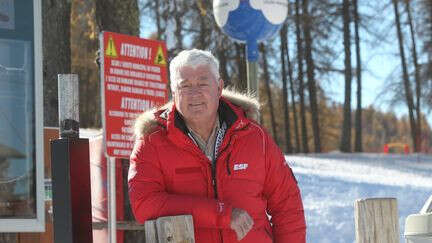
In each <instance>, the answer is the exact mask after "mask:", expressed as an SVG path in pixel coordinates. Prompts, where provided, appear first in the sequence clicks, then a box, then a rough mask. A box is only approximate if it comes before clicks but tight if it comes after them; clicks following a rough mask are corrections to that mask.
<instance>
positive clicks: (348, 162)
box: [286, 153, 432, 243]
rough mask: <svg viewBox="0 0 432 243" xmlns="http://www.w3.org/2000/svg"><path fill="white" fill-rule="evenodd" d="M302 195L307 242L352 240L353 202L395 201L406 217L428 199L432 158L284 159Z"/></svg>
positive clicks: (361, 155)
mask: <svg viewBox="0 0 432 243" xmlns="http://www.w3.org/2000/svg"><path fill="white" fill-rule="evenodd" d="M286 160H287V162H288V163H289V165H290V166H291V168H292V169H293V171H294V174H295V176H296V178H297V180H298V183H299V187H300V190H301V192H302V197H303V204H304V208H305V214H306V223H307V242H308V243H327V242H328V243H330V242H331V243H337V242H341V243H351V242H355V231H354V202H355V200H356V199H365V198H375V197H379V198H383V197H394V198H397V201H398V209H399V228H400V239H401V243H403V242H405V240H404V237H403V232H404V225H405V218H406V217H407V216H408V215H409V214H413V213H418V211H419V210H420V209H421V208H422V206H423V204H424V203H425V202H426V200H427V199H428V198H429V196H431V195H432V156H427V155H418V154H412V155H396V154H392V155H384V154H370V153H352V154H344V153H326V154H309V155H294V156H293V155H287V156H286Z"/></svg>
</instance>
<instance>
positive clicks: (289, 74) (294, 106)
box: [286, 26, 300, 153]
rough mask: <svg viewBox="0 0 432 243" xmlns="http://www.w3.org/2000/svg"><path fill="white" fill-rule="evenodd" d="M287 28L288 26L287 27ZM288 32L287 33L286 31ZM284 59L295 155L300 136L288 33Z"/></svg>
mask: <svg viewBox="0 0 432 243" xmlns="http://www.w3.org/2000/svg"><path fill="white" fill-rule="evenodd" d="M287 27H288V26H287ZM287 32H288V31H287ZM286 58H287V64H288V78H289V83H290V91H291V104H292V112H293V118H294V134H295V142H296V147H295V148H293V152H295V153H297V152H300V136H299V130H298V122H297V108H296V103H295V99H294V97H295V96H294V95H295V92H294V89H295V88H294V82H293V68H292V64H291V60H290V56H289V38H288V33H287V37H286Z"/></svg>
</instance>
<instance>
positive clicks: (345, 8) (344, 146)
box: [340, 0, 352, 152]
mask: <svg viewBox="0 0 432 243" xmlns="http://www.w3.org/2000/svg"><path fill="white" fill-rule="evenodd" d="M342 16H343V36H344V41H343V43H344V51H345V102H344V115H343V125H342V136H341V143H340V150H341V151H342V152H351V79H352V74H351V37H350V34H351V33H350V22H351V21H350V3H349V0H343V4H342Z"/></svg>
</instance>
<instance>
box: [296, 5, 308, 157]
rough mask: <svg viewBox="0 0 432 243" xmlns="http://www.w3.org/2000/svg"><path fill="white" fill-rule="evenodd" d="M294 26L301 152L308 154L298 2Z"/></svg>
mask: <svg viewBox="0 0 432 243" xmlns="http://www.w3.org/2000/svg"><path fill="white" fill-rule="evenodd" d="M295 9H296V10H295V24H296V44H297V66H298V68H297V72H298V83H299V91H298V92H299V96H300V124H301V133H302V135H301V137H302V151H303V153H309V145H308V135H307V129H306V108H305V101H304V81H303V52H304V51H303V39H302V37H301V35H302V33H301V26H300V25H301V19H300V0H296V2H295Z"/></svg>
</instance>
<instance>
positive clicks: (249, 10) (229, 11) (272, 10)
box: [213, 0, 288, 61]
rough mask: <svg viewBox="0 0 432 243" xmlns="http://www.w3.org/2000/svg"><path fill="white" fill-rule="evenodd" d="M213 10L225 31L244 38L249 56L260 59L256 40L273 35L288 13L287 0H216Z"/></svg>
mask: <svg viewBox="0 0 432 243" xmlns="http://www.w3.org/2000/svg"><path fill="white" fill-rule="evenodd" d="M213 10H214V15H215V19H216V23H217V24H218V25H219V27H221V29H222V31H223V32H224V33H225V34H227V35H228V36H230V37H231V38H233V39H235V40H236V41H239V42H245V43H246V48H247V59H248V60H249V61H256V60H257V59H258V48H257V45H258V44H257V43H258V42H260V41H263V40H266V39H268V38H270V37H272V36H273V35H274V34H275V33H277V31H278V30H279V28H280V26H281V25H282V23H283V22H284V20H285V18H286V16H287V13H288V1H287V0H272V1H269V0H215V1H213Z"/></svg>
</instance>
